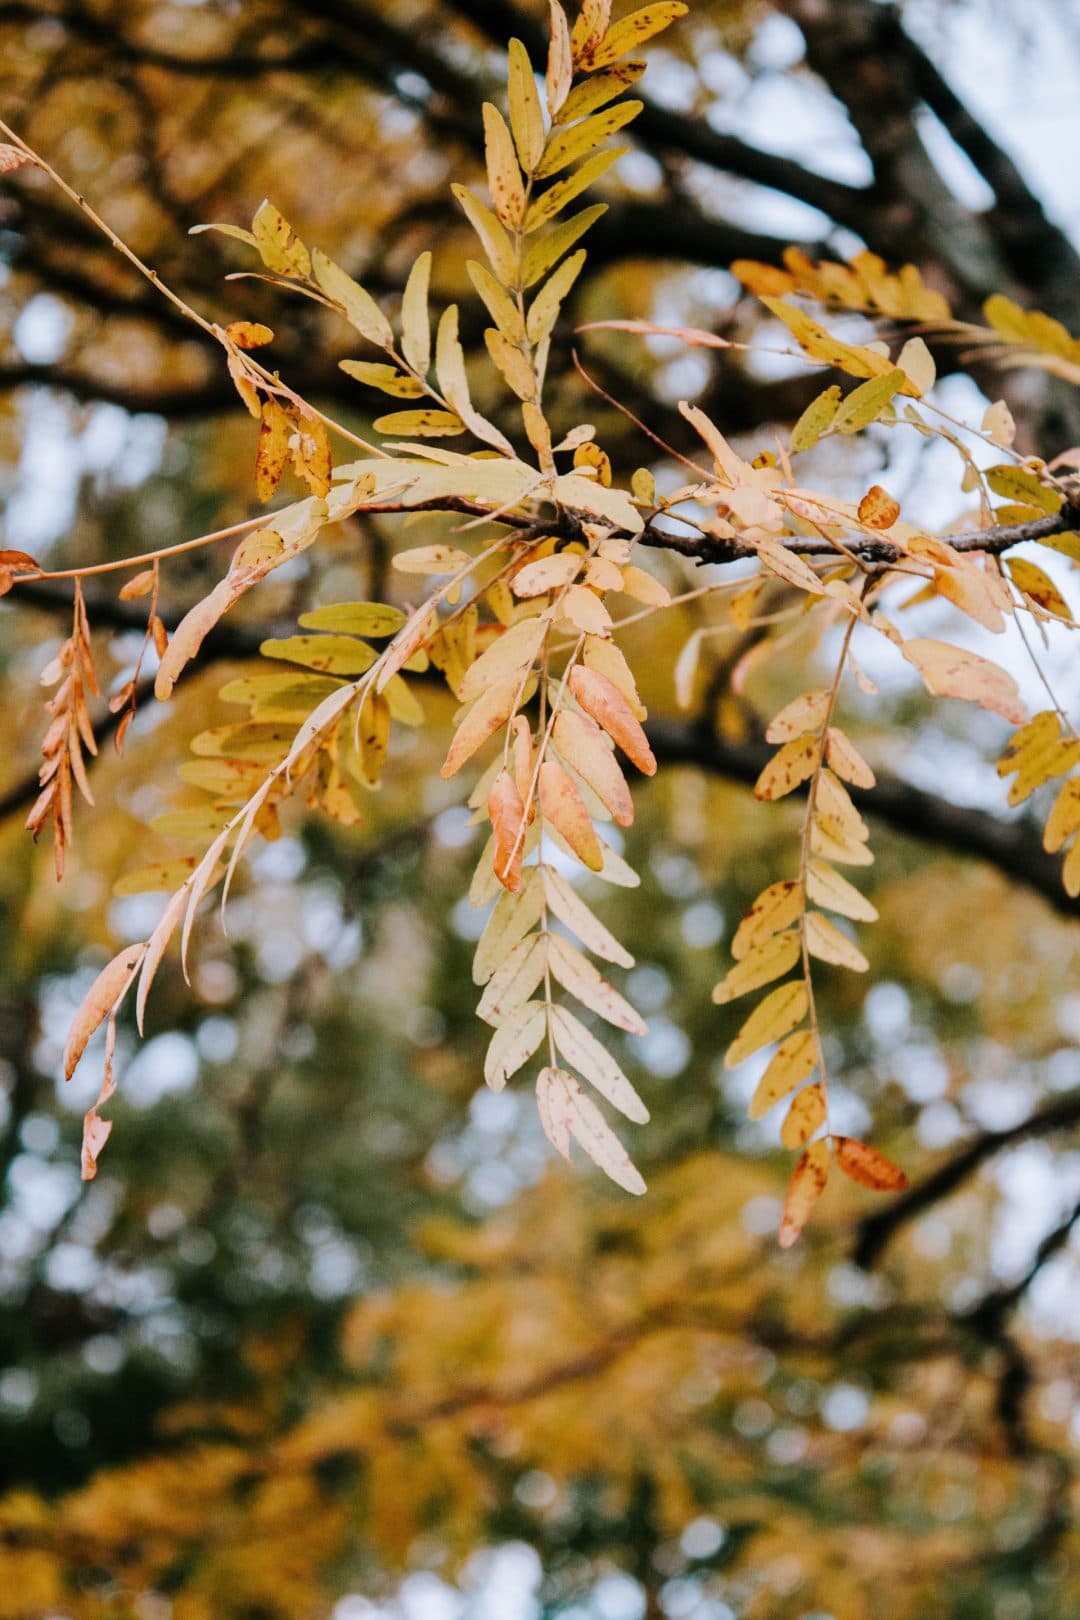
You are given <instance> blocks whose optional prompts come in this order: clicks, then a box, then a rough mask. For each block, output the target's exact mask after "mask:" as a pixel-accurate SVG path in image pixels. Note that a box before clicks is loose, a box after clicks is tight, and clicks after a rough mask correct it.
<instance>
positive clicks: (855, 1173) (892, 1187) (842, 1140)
mask: <svg viewBox="0 0 1080 1620" xmlns="http://www.w3.org/2000/svg"><path fill="white" fill-rule="evenodd" d="M832 1147H833V1152H834V1153H835V1155H836V1162H837V1164H838V1165H839V1166H840V1168H841V1170H842V1171H843V1172H844V1174H845V1175H846V1176H850V1177H851V1179H852V1181H857V1182H859V1184H860V1185H861V1186H863V1187H871V1188H873V1190H874V1192H903V1190H904V1188H905V1187H906V1186H907V1184H908V1178H907V1176H906V1174H905V1173H904V1171H903V1170H901V1168H900V1166H899V1165H898V1164H893V1162H892V1160H891V1159H887V1158H886V1157H885V1155H884V1154H883V1153H879V1152H878V1151H877V1149H876V1148H872V1147H870V1146H868V1144H867V1143H866V1142H856V1141H855V1139H854V1137H851V1136H834V1137H833V1138H832Z"/></svg>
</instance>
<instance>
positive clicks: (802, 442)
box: [791, 383, 840, 451]
mask: <svg viewBox="0 0 1080 1620" xmlns="http://www.w3.org/2000/svg"><path fill="white" fill-rule="evenodd" d="M839 405H840V386H839V384H838V383H834V384H833V385H832V387H831V388H826V390H825V392H824V393H823V394H819V395H818V397H817V399H814V400H811V401H810V404H809V405H808V406H807V407H806V409H805V411H803V413H802V415H801V416H800V417H799V420H798V421H797V422H796V423H795V426H794V427H793V428H792V430H791V448H792V450H794V451H799V450H810V449H812V448H813V446H814V445H815V444H817V442H818V440H819V439H820V438H821V436H822V434H824V433H827V432H828V431H829V429H830V427H832V424H833V421H834V419H835V417H836V412H837V409H838V408H839Z"/></svg>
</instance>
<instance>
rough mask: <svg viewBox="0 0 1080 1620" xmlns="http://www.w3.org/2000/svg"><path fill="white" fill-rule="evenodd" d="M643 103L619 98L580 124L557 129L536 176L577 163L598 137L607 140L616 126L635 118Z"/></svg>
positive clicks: (540, 178) (547, 174)
mask: <svg viewBox="0 0 1080 1620" xmlns="http://www.w3.org/2000/svg"><path fill="white" fill-rule="evenodd" d="M643 105H644V103H642V102H640V101H620V102H619V103H618V104H617V106H614V107H607V108H605V109H604V111H603V112H598V113H593V114H592V116H591V117H589V118H585V119H583V120H582V122H581V123H580V124H574V125H573V127H572V128H570V129H564V130H562V131H560V133H559V134H558V135H555V136H553V137H552V138H551V139H550V140H549V141H548V143H547V146H546V148H545V150H544V156H543V158H542V160H541V162H540V164H539V166H538V168H537V170H536V177H537V179H538V180H546V179H548V178H549V177H550V176H551V175H553V174H558V172H559V170H560V169H565V168H566V167H567V166H568V165H569V164H571V163H576V162H577V160H578V158H583V157H585V156H586V155H587V154H588V153H589V152H591V151H592V149H593V147H594V146H599V145H600V142H601V141H606V140H607V138H608V136H609V135H614V134H615V132H616V130H619V129H622V128H624V126H625V125H627V124H629V123H630V121H631V119H634V118H636V117H637V115H638V113H639V112H640V111H641V109H642V106H643Z"/></svg>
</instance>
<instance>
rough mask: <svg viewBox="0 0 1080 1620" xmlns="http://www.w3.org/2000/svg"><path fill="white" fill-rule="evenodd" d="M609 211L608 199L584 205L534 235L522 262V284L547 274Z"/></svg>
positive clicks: (524, 285) (530, 282)
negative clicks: (559, 221) (552, 227)
mask: <svg viewBox="0 0 1080 1620" xmlns="http://www.w3.org/2000/svg"><path fill="white" fill-rule="evenodd" d="M606 213H607V204H606V203H593V204H592V206H591V207H590V208H583V209H582V210H581V212H580V213H579V214H572V215H571V216H570V218H569V219H564V220H563V221H562V223H561V224H559V225H556V226H555V228H554V229H553V230H550V231H547V232H546V233H545V234H544V235H543V236H534V237H533V240H532V242H531V243H530V245H529V247H527V248H526V250H525V256H524V258H523V260H522V264H521V284H522V286H523V287H532V286H534V285H535V283H536V282H538V281H539V280H540V278H541V276H546V275H547V273H548V271H549V270H550V269H551V268H552V266H553V265H555V264H557V263H558V261H559V260H560V259H561V258H562V256H563V254H564V253H568V252H569V251H570V249H571V248H572V247H573V245H574V243H575V242H576V241H577V239H578V237H579V236H583V235H584V233H585V232H586V231H587V230H588V229H589V227H590V226H591V225H595V224H596V221H597V220H598V219H600V217H601V216H602V215H603V214H606Z"/></svg>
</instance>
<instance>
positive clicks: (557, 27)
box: [547, 0, 574, 118]
mask: <svg viewBox="0 0 1080 1620" xmlns="http://www.w3.org/2000/svg"><path fill="white" fill-rule="evenodd" d="M549 8H550V12H551V43H550V45H549V46H548V60H547V104H548V112H549V113H550V114H551V116H552V118H555V117H556V116H557V114H558V111H559V108H560V107H561V106H562V104H563V102H564V101H565V100H566V98H567V96H568V95H569V94H570V86H571V84H572V82H573V78H574V58H573V53H572V52H571V49H570V28H569V25H568V23H567V21H566V12H565V11H564V10H563V8H562V6H561V5H560V4H559V0H549Z"/></svg>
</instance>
